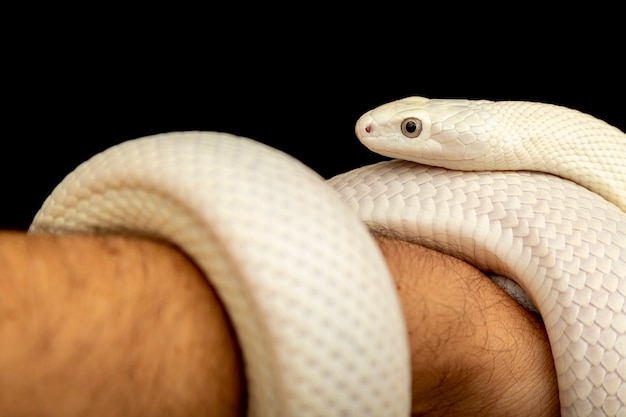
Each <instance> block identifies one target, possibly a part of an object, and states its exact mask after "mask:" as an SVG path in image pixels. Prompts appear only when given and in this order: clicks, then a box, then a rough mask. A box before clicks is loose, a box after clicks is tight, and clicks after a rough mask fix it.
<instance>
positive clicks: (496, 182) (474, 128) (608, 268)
mask: <svg viewBox="0 0 626 417" xmlns="http://www.w3.org/2000/svg"><path fill="white" fill-rule="evenodd" d="M409 118H412V119H411V120H413V121H415V120H419V121H420V122H421V125H422V126H421V131H420V129H419V127H418V128H415V129H413V128H411V129H408V131H407V129H405V133H408V134H404V133H403V129H402V123H403V121H406V120H407V119H409ZM355 130H356V133H357V136H358V137H359V139H360V140H361V141H362V142H363V143H364V144H365V145H366V146H367V147H369V148H370V149H371V150H373V151H375V152H378V153H380V154H383V155H386V156H390V157H394V158H399V159H404V161H402V160H391V161H384V162H381V163H379V164H374V165H371V166H367V167H362V168H358V169H355V170H353V171H350V172H348V173H345V174H340V175H338V176H336V177H334V178H331V179H330V180H329V183H330V184H331V185H332V186H333V187H334V188H335V189H336V190H337V191H338V192H339V194H340V195H341V196H342V198H343V199H344V201H345V202H346V203H347V204H348V205H349V206H350V207H352V208H353V210H354V211H355V213H357V215H358V216H359V218H361V220H363V221H364V222H365V223H367V224H369V225H370V226H371V227H374V228H383V229H388V230H391V231H392V232H393V233H394V234H396V235H397V236H398V237H399V238H402V239H406V240H409V241H414V242H417V243H420V244H423V245H425V246H429V247H432V248H435V249H438V250H441V251H443V252H446V253H449V254H452V255H456V256H458V257H460V258H462V259H464V260H466V261H468V262H470V263H473V264H474V265H476V266H478V267H479V268H481V269H484V270H485V271H488V272H493V273H495V274H498V275H503V276H507V277H510V278H512V279H513V280H515V281H516V282H517V283H518V284H520V285H521V286H522V287H523V288H524V290H525V291H526V292H527V293H528V294H529V295H530V297H531V298H532V301H533V302H534V304H535V305H536V306H537V308H538V310H539V312H540V313H541V316H542V317H543V319H544V324H545V327H546V331H547V333H548V337H549V339H550V344H551V347H552V354H553V357H554V362H555V369H556V373H557V379H558V384H559V391H560V401H561V414H562V415H563V416H616V415H617V416H626V212H625V211H624V208H625V207H626V198H625V196H626V193H625V191H624V190H625V189H624V187H625V184H626V170H625V166H626V164H625V162H624V161H626V159H625V158H626V136H625V135H624V134H623V133H622V132H621V131H619V130H618V129H616V128H614V127H612V126H610V125H608V124H606V123H605V122H603V121H600V120H597V119H595V118H593V117H591V116H589V115H587V114H583V113H581V112H578V111H576V110H572V109H567V108H564V107H559V106H554V105H550V104H543V103H530V102H490V101H484V100H483V101H469V100H437V99H435V100H429V99H426V98H421V97H410V98H405V99H402V100H398V101H395V102H392V103H389V104H385V105H382V106H380V107H378V108H376V109H374V110H372V111H370V112H367V113H366V114H364V115H363V116H362V117H361V118H360V119H359V120H358V122H357V124H356V127H355ZM411 132H413V133H411ZM416 132H417V133H416ZM408 136H415V137H413V138H410V137H408ZM407 160H408V161H407ZM410 161H416V162H421V163H425V164H428V165H436V166H439V167H434V166H425V165H421V164H419V163H412V162H410ZM440 167H444V168H449V169H444V168H440ZM463 170H471V171H463ZM522 171H524V172H522ZM536 171H539V172H536ZM546 172H547V173H552V174H556V175H547V174H546ZM560 177H565V178H568V179H569V180H566V179H563V178H560ZM570 180H572V181H570ZM599 194H602V195H603V196H604V197H605V198H601V197H600V195H599Z"/></svg>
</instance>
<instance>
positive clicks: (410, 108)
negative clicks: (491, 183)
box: [355, 96, 492, 169]
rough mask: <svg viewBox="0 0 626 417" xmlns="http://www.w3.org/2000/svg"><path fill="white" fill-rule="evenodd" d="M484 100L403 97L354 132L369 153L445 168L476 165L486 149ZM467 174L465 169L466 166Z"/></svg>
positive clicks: (368, 115) (364, 120) (361, 121)
mask: <svg viewBox="0 0 626 417" xmlns="http://www.w3.org/2000/svg"><path fill="white" fill-rule="evenodd" d="M489 103H492V102H490V101H486V100H461V99H428V98H424V97H418V96H414V97H407V98H403V99H400V100H396V101H392V102H390V103H387V104H383V105H382V106H379V107H376V108H374V109H373V110H370V111H368V112H367V113H365V114H364V115H363V116H361V117H360V118H359V119H358V121H357V123H356V127H355V133H356V135H357V137H358V138H359V140H360V141H361V142H362V143H363V144H364V145H365V146H366V147H368V148H369V149H370V150H372V151H374V152H376V153H379V154H381V155H385V156H389V157H392V158H400V159H406V160H410V161H414V162H419V163H424V164H428V165H436V166H442V167H445V168H452V169H454V168H456V169H463V167H462V166H461V165H462V164H459V162H461V161H466V163H468V164H472V163H474V162H475V161H476V160H480V159H481V158H482V157H484V156H485V155H486V154H488V153H489V151H490V149H491V147H492V143H491V142H492V141H491V136H490V135H489V122H490V114H489V113H488V112H487V111H482V110H481V109H482V108H483V107H484V106H485V105H487V104H489ZM466 168H467V165H466Z"/></svg>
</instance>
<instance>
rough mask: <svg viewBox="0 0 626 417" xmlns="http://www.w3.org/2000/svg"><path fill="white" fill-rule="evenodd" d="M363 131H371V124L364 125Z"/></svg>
mask: <svg viewBox="0 0 626 417" xmlns="http://www.w3.org/2000/svg"><path fill="white" fill-rule="evenodd" d="M365 131H366V132H367V133H372V126H371V125H367V126H365Z"/></svg>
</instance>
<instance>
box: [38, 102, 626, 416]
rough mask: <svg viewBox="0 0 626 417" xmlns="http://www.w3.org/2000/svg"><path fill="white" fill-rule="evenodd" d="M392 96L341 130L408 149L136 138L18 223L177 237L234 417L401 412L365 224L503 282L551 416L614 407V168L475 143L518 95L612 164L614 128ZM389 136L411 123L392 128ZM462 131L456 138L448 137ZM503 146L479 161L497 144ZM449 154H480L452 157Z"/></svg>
mask: <svg viewBox="0 0 626 417" xmlns="http://www.w3.org/2000/svg"><path fill="white" fill-rule="evenodd" d="M415 101H417V102H420V103H422V104H424V103H427V104H428V103H430V104H432V103H435V104H437V106H434V107H437V108H438V109H443V108H447V110H445V111H447V112H448V115H450V114H452V113H453V114H456V115H457V116H456V119H455V120H456V121H455V123H450V122H449V123H445V120H444V121H442V120H439V119H437V117H440V115H441V114H443V113H441V112H440V110H436V109H435V108H434V107H432V108H418V109H415V108H413V107H414V103H412V104H411V103H410V102H415ZM397 104H398V103H390V104H389V105H386V106H381V108H379V109H378V110H377V111H373V112H374V116H373V117H372V114H373V113H372V112H368V113H367V114H366V115H364V118H361V119H360V120H359V122H357V126H356V131H357V136H359V137H360V138H361V139H362V140H363V138H364V137H368V136H369V137H370V138H371V137H373V136H374V135H378V138H379V139H381V140H379V141H377V142H376V143H377V144H382V145H383V148H382V152H381V153H382V154H384V155H387V156H392V157H398V158H401V159H411V161H404V160H391V161H383V162H380V163H378V164H373V165H369V166H365V167H361V168H357V169H355V170H352V171H350V172H347V173H345V174H340V175H338V176H336V177H334V178H331V179H330V180H328V181H324V180H323V179H322V178H321V177H319V176H318V175H317V174H315V173H314V172H312V171H311V170H310V169H309V168H307V167H305V166H304V165H302V164H301V163H300V162H299V161H297V160H295V159H294V158H292V157H290V156H289V155H286V154H284V153H282V152H280V151H278V150H276V149H273V148H270V147H268V146H265V145H262V144H260V143H258V142H255V141H254V140H250V139H247V138H241V137H236V136H233V135H229V134H225V133H217V132H172V133H167V134H162V135H155V136H149V137H145V138H140V139H136V140H133V141H128V142H125V143H122V144H119V145H117V146H114V147H112V148H110V149H108V150H106V151H104V152H102V153H101V154H99V155H96V156H94V157H93V158H91V159H90V160H88V161H86V162H85V163H83V164H81V166H79V167H78V168H77V169H76V170H75V171H74V172H72V173H70V174H69V175H68V176H67V177H66V178H65V179H64V180H63V181H62V182H61V183H60V184H59V185H58V186H57V187H56V188H55V190H54V191H53V192H52V194H51V195H50V196H49V197H48V198H47V200H46V201H45V203H44V205H43V206H42V208H41V209H40V211H39V212H38V213H37V215H36V216H35V219H34V220H33V224H32V226H31V228H30V232H31V233H44V232H47V233H121V234H128V235H139V236H147V237H151V238H155V239H161V240H165V241H168V242H171V243H173V244H175V245H177V246H179V247H180V248H181V249H182V250H183V251H185V252H186V253H187V254H188V255H189V256H190V257H191V258H192V259H193V260H194V261H195V262H196V263H197V264H198V266H199V267H200V268H201V269H202V270H203V271H204V272H205V274H206V276H207V278H208V279H209V280H210V281H211V283H212V284H213V285H214V286H215V287H216V289H217V291H218V293H219V294H220V297H221V298H222V299H223V301H224V304H225V306H226V309H227V311H228V313H229V316H230V318H231V320H232V321H233V324H234V327H235V330H236V333H237V337H238V339H239V343H240V344H241V347H242V351H243V355H244V361H245V368H246V378H247V383H248V390H249V397H250V398H249V410H248V413H249V415H252V416H293V415H305V416H352V415H355V416H356V415H359V416H362V415H370V416H381V415H385V416H406V415H408V414H409V412H410V402H411V398H410V383H411V381H410V363H409V357H408V345H407V344H408V341H407V336H406V329H405V327H404V322H403V318H402V314H401V309H400V306H399V303H398V299H397V294H396V293H395V288H394V287H393V281H392V280H391V277H390V276H389V273H388V271H387V269H386V266H385V263H384V260H383V258H382V255H381V254H380V252H379V250H378V248H377V247H376V244H375V243H374V241H373V239H372V238H371V235H370V234H369V233H368V229H367V227H365V225H369V226H370V227H372V228H377V227H380V228H386V229H389V230H391V231H393V233H395V234H397V235H398V236H400V237H402V238H405V239H407V240H410V241H414V242H417V243H420V244H424V245H426V246H431V247H434V248H436V249H438V250H442V251H444V252H449V253H452V254H454V255H456V256H459V257H461V258H463V259H465V260H467V261H468V262H471V263H474V264H475V265H477V266H479V267H481V268H482V269H484V270H488V271H493V272H495V273H498V274H502V275H504V276H508V277H510V278H512V279H514V280H515V281H517V282H518V283H519V284H520V285H521V286H522V287H523V288H524V289H525V290H526V291H527V292H528V294H529V295H530V297H531V298H532V300H533V302H534V303H535V304H536V306H537V307H538V309H539V311H540V313H541V315H542V317H543V320H544V323H545V325H546V329H547V332H548V336H549V338H550V343H551V347H552V351H553V356H554V360H555V367H556V370H557V374H558V383H559V389H560V401H561V407H562V414H563V415H565V416H568V415H569V416H573V415H626V383H625V382H626V303H625V300H626V214H624V211H623V210H622V209H620V208H619V206H621V207H622V208H623V204H622V202H623V201H624V200H623V198H624V171H623V165H621V166H618V167H617V168H615V170H616V171H617V173H616V174H615V176H612V175H613V172H614V171H611V175H608V174H607V173H606V172H604V173H602V174H600V175H599V176H596V177H595V179H593V180H589V179H588V178H589V175H587V172H588V171H594V172H596V169H597V168H598V167H597V166H596V164H595V162H593V161H592V162H590V163H587V162H584V163H582V165H575V164H576V163H577V162H576V161H578V160H579V159H581V160H585V158H586V157H585V156H581V157H580V158H578V157H576V156H575V155H573V154H572V155H573V156H568V157H567V158H565V159H561V160H559V162H558V163H554V164H552V165H550V170H548V171H549V172H551V171H553V169H552V168H554V167H556V168H559V167H567V169H566V170H565V172H566V173H574V175H575V176H580V177H582V178H571V179H572V180H571V181H570V180H568V179H563V178H559V177H557V176H555V175H551V174H556V175H560V176H563V177H567V175H564V174H563V172H560V173H555V172H551V174H544V173H540V172H530V171H541V167H540V166H539V167H538V166H521V167H515V168H512V169H514V170H524V171H525V172H515V171H510V172H504V171H500V170H502V169H505V168H506V167H507V164H504V165H505V167H502V166H495V165H493V162H486V157H484V156H483V155H484V152H485V151H486V150H488V151H490V152H489V154H491V150H492V149H493V148H492V145H495V147H496V148H499V149H501V148H507V147H508V142H499V141H498V138H499V137H500V136H501V135H502V132H507V131H508V132H517V133H515V135H513V134H512V136H511V137H513V136H515V137H518V138H525V136H523V135H521V134H519V132H522V131H523V130H524V129H523V128H520V123H526V124H527V123H528V120H531V121H532V120H533V117H532V116H528V117H526V118H522V119H519V118H518V119H516V120H517V122H515V123H510V124H509V122H510V121H511V120H512V119H513V118H514V116H515V115H519V114H520V113H521V110H524V112H526V111H528V112H530V113H528V114H533V112H534V114H535V115H541V117H539V118H537V117H535V119H541V120H542V122H541V123H540V124H537V123H536V124H535V125H537V126H539V127H538V129H540V130H541V131H546V132H550V131H551V132H556V134H557V135H561V136H562V132H563V129H566V130H567V131H570V130H571V134H570V136H569V137H574V136H572V135H578V133H579V132H580V131H581V129H583V130H584V129H585V128H588V131H587V132H588V133H587V134H581V135H580V136H576V137H577V139H576V140H575V142H576V143H581V144H582V145H577V149H578V151H576V152H579V153H580V152H581V150H582V151H583V152H582V153H583V154H585V155H587V154H593V153H594V152H595V153H598V149H597V148H596V147H595V146H591V147H590V148H584V146H586V145H584V144H585V141H584V138H585V137H588V136H589V134H590V133H591V134H598V135H599V136H600V137H602V138H603V140H606V142H607V143H608V144H609V146H612V147H613V148H611V149H612V150H613V155H614V156H615V155H617V156H619V158H621V159H620V160H619V161H615V160H611V161H610V162H601V163H600V165H603V166H602V167H600V169H605V168H606V167H605V166H613V167H614V166H615V165H616V164H617V165H619V164H623V161H624V160H626V159H625V158H626V155H625V152H626V151H624V149H625V148H624V147H625V146H626V145H625V143H624V135H623V133H621V132H619V130H616V129H614V128H612V127H611V126H608V125H605V124H604V123H603V122H601V121H596V119H593V118H591V117H590V116H587V115H582V114H581V113H580V112H576V111H574V110H571V109H565V108H560V107H558V106H556V107H550V106H549V105H548V106H547V107H544V105H543V104H541V103H523V102H522V103H515V105H516V106H518V111H513V112H509V113H506V112H504V113H501V114H499V115H497V116H489V114H488V110H486V107H484V106H487V102H481V104H480V105H479V106H473V105H474V104H475V103H474V102H471V101H458V100H451V101H447V100H440V101H439V100H435V101H432V102H431V101H430V100H428V99H423V98H417V99H415V98H413V99H405V100H404V101H402V102H401V104H402V106H403V110H406V111H408V112H407V113H404V114H402V115H401V116H399V118H398V117H396V113H397V112H396V109H397V107H396V108H395V109H392V107H393V106H397ZM446 104H451V105H452V106H448V107H446ZM505 105H510V104H505ZM496 107H497V106H496ZM450 109H452V110H450ZM520 109H521V110H520ZM457 110H461V111H462V112H464V113H463V116H462V117H461V116H459V115H458V113H456V112H457ZM450 112H452V113H450ZM557 114H559V115H560V116H555V115H557ZM380 115H383V116H380ZM551 116H554V118H553V123H552V124H550V117H551ZM446 117H447V116H446ZM368 118H369V119H368ZM408 119H410V121H411V123H408V124H404V123H403V122H405V121H406V120H408ZM396 120H398V121H399V122H400V124H399V125H398V124H395V122H394V121H396ZM433 120H434V123H431V122H432V121H433ZM481 120H487V124H486V125H485V124H484V123H483V122H482V121H481ZM519 120H522V121H524V122H520V121H519ZM564 120H570V121H569V122H566V121H564ZM364 121H366V122H364ZM559 123H560V124H559ZM555 125H559V126H560V127H557V128H554V129H552V127H553V126H555ZM572 125H576V126H578V127H577V128H575V129H570V127H571V126H572ZM528 126H534V125H532V124H530V125H529V124H527V128H526V130H528ZM385 129H387V130H385ZM473 129H476V130H475V131H474V130H473ZM497 131H499V132H500V133H499V135H500V136H498V134H495V133H494V132H497ZM381 132H383V133H384V134H382V135H379V134H380V133H381ZM398 132H399V135H402V136H399V135H398ZM415 132H418V133H417V135H416V134H415ZM476 132H477V133H476ZM598 132H602V133H598ZM366 133H367V134H366ZM433 133H435V134H433ZM406 134H408V135H409V136H413V137H412V138H411V140H410V141H408V142H407V141H405V138H406ZM552 134H554V133H552ZM416 138H417V139H418V140H417V141H416V140H415V139H416ZM607 138H608V139H607ZM387 139H391V140H387ZM394 141H395V142H394ZM419 141H422V142H424V143H427V144H428V145H427V150H426V151H424V152H423V155H426V157H427V161H416V158H414V156H415V155H418V154H419V153H420V151H419V150H416V149H415V146H414V145H415V144H416V143H419ZM473 142H476V143H477V146H475V147H473V148H472V147H470V146H467V147H465V148H463V149H461V150H459V149H460V148H458V147H456V148H455V146H456V145H454V144H455V143H461V144H462V145H470V144H472V143H473ZM364 143H365V142H364ZM407 143H408V145H407ZM538 143H542V141H538ZM366 145H367V146H370V145H371V144H368V143H366ZM448 145H451V146H448ZM376 146H378V145H376ZM397 146H400V147H401V148H396V147H397ZM407 146H408V147H407ZM541 146H546V145H541ZM564 146H565V145H564ZM580 146H583V147H582V148H580ZM565 147H567V146H565ZM370 148H371V149H372V150H374V151H377V152H378V151H380V149H376V148H375V147H373V148H372V147H371V146H370ZM557 148H558V147H557ZM398 149H400V150H399V151H398ZM516 149H517V148H515V149H513V153H507V154H505V155H507V156H500V157H496V158H495V161H496V162H498V163H500V162H502V161H503V160H504V161H508V160H511V156H510V155H514V154H515V153H516V152H517V153H519V152H520V151H519V150H516ZM550 149H552V148H550ZM440 150H444V151H445V152H443V154H444V155H443V156H444V159H445V155H451V157H450V158H449V159H451V160H453V161H455V162H454V164H455V165H453V166H446V165H447V164H448V163H447V162H446V163H445V164H442V166H444V167H445V168H442V167H432V166H425V165H421V164H420V163H427V164H429V165H432V164H433V162H434V161H436V160H437V158H440V157H441V155H439V154H438V153H441V152H439V151H440ZM544 153H545V152H544ZM601 153H602V152H601ZM524 155H525V154H524ZM622 156H624V157H623V158H622ZM466 157H470V158H475V159H478V160H481V159H483V161H482V162H480V163H481V164H483V165H480V166H476V165H472V164H470V165H469V166H464V167H462V166H459V165H456V164H457V162H458V161H461V163H465V162H462V161H464V160H465V159H464V158H466ZM524 158H525V156H524ZM592 159H593V158H592ZM416 162H420V163H416ZM572 164H574V165H572ZM577 166H582V167H583V168H582V169H581V170H578V169H577V168H576V167H577ZM572 167H573V168H572ZM466 169H470V170H473V171H465V170H466ZM461 170H463V171H461ZM568 175H569V174H568ZM581 184H582V185H581ZM607 184H608V185H607ZM586 187H589V188H590V189H588V188H586ZM600 195H602V197H601V196H600ZM355 213H356V215H355Z"/></svg>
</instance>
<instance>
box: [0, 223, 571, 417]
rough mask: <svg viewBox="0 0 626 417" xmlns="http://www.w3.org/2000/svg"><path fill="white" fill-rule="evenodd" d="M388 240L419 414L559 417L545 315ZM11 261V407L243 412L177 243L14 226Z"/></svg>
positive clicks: (201, 288) (219, 316) (14, 410)
mask: <svg viewBox="0 0 626 417" xmlns="http://www.w3.org/2000/svg"><path fill="white" fill-rule="evenodd" d="M377 241H378V242H379V245H380V247H381V249H382V252H383V254H384V255H385V258H386V261H387V263H388V265H389V268H390V270H391V272H392V275H393V276H394V279H395V281H396V286H397V288H398V293H399V295H400V299H401V302H402V307H403V311H404V314H405V318H406V322H407V327H408V334H409V339H410V343H411V357H412V375H413V378H412V379H413V386H412V392H413V404H412V411H413V413H412V414H413V415H428V416H439V415H441V416H443V415H446V416H465V415H470V416H475V415H481V416H491V415H494V416H495V415H515V416H538V415H542V416H543V415H545V416H552V415H554V416H556V415H559V403H558V391H557V386H556V377H555V373H554V367H553V364H552V359H551V354H550V348H549V344H548V341H547V337H546V335H545V331H544V329H543V327H542V325H541V323H540V322H539V321H538V320H537V319H536V318H535V317H533V316H532V315H531V314H529V313H527V312H526V311H525V310H524V309H522V308H521V307H519V306H518V305H517V304H516V303H515V302H513V301H512V300H511V299H510V298H509V297H508V296H507V295H506V294H504V293H503V292H502V291H501V290H500V289H499V288H498V287H496V286H495V285H493V284H492V283H491V281H489V280H488V279H487V278H486V277H485V276H483V275H482V274H481V273H480V272H479V271H477V270H476V269H474V268H473V267H471V266H469V265H467V264H465V263H463V262H461V261H459V260H457V259H455V258H451V257H449V256H447V255H443V254H441V253H438V252H434V251H431V250H428V249H425V248H422V247H420V246H417V245H412V244H408V243H406V242H400V241H396V240H393V239H388V238H384V237H377ZM0 271H1V273H0V344H1V345H0V346H2V348H1V349H0V415H12V416H37V415H40V416H44V415H45V416H78V415H90V416H100V415H124V416H161V415H163V416H165V415H180V416H196V415H197V416H200V415H211V416H242V415H244V414H245V403H246V402H245V400H246V392H245V376H244V367H243V365H242V361H241V354H240V351H239V349H238V346H237V342H236V337H235V333H234V331H233V330H232V328H231V326H230V323H229V321H228V316H227V314H226V313H225V311H224V309H223V308H222V306H221V304H220V302H219V299H218V297H217V296H216V295H215V292H214V291H213V289H212V288H211V286H210V285H209V284H208V283H207V281H206V280H205V279H204V277H203V275H202V273H201V272H200V271H199V270H198V269H197V268H196V267H195V265H194V264H193V263H192V262H191V261H190V260H189V259H188V258H186V257H185V256H184V255H183V254H182V253H181V252H180V251H178V250H177V249H176V248H173V247H171V246H169V245H166V244H162V243H157V242H152V241H148V240H141V239H129V238H121V237H87V236H83V237H80V236H66V237H53V236H27V235H25V234H24V233H19V232H3V233H0Z"/></svg>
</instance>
